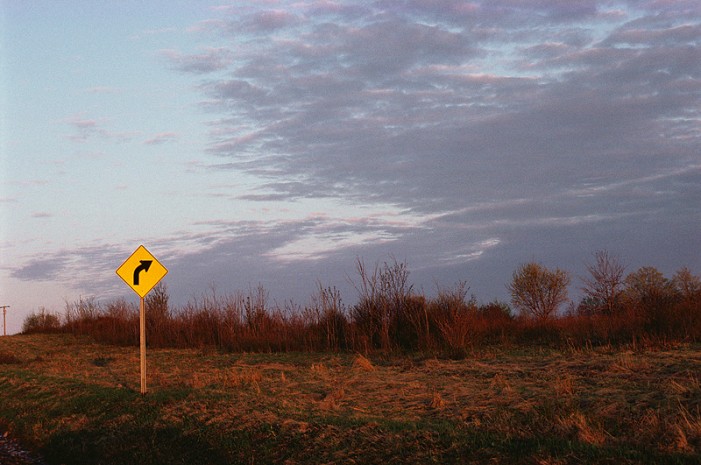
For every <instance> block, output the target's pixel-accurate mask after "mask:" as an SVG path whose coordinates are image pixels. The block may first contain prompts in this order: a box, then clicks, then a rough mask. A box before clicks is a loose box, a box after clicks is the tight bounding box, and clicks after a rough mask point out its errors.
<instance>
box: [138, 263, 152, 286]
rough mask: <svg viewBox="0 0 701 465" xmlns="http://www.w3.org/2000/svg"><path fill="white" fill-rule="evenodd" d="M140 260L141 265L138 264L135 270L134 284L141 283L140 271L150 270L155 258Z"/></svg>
mask: <svg viewBox="0 0 701 465" xmlns="http://www.w3.org/2000/svg"><path fill="white" fill-rule="evenodd" d="M140 262H141V265H139V266H137V267H136V269H135V270H134V286H138V285H139V273H141V272H142V271H148V269H149V268H151V263H153V260H140Z"/></svg>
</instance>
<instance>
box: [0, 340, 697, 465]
mask: <svg viewBox="0 0 701 465" xmlns="http://www.w3.org/2000/svg"><path fill="white" fill-rule="evenodd" d="M0 354H12V356H13V357H14V360H15V361H14V362H13V363H9V364H8V363H6V364H0V389H1V390H2V392H3V396H2V400H1V401H0V418H2V419H3V420H4V423H6V424H9V427H10V431H11V432H12V434H13V435H16V436H18V437H20V438H22V440H23V441H24V442H25V443H26V444H28V445H29V446H30V447H32V448H35V449H36V450H38V451H40V452H42V453H43V454H44V455H45V456H46V458H47V459H48V460H49V462H50V463H56V464H58V463H71V464H97V463H140V464H141V463H143V464H156V463H168V464H170V463H188V464H193V463H209V464H225V463H284V462H287V463H348V462H351V461H355V462H358V463H393V462H400V463H431V462H436V463H456V462H458V463H464V462H467V463H470V462H474V463H488V462H489V461H490V460H492V459H494V460H498V462H499V463H553V464H554V463H557V464H563V463H650V464H652V463H655V464H657V463H698V457H699V454H701V412H700V411H699V410H700V408H701V386H700V382H699V376H698V373H701V347H698V346H686V345H680V346H678V347H677V348H674V349H668V350H657V351H645V352H634V351H631V350H628V351H626V350H614V349H611V348H602V349H593V350H576V351H568V350H562V351H559V350H553V349H547V350H543V349H538V348H532V349H528V348H520V349H519V350H513V351H510V350H507V349H503V348H490V349H489V350H485V351H483V352H476V353H474V354H472V356H470V357H467V358H464V359H462V360H444V359H437V358H431V357H413V358H412V357H408V356H387V355H385V356H383V357H382V358H378V357H375V358H373V357H363V356H360V355H356V354H325V353H311V354H307V353H294V352H292V353H281V354H260V353H257V354H246V353H238V354H230V353H220V352H216V351H211V350H194V349H186V350H179V349H178V350H176V349H149V351H148V354H147V360H148V368H147V370H148V371H147V372H148V387H149V393H148V394H147V395H146V396H141V395H140V394H139V384H138V383H139V354H138V348H133V347H115V346H105V345H98V344H94V343H92V342H91V341H90V340H89V339H81V338H75V337H74V336H69V335H32V336H14V337H7V338H2V339H0ZM252 458H253V459H252Z"/></svg>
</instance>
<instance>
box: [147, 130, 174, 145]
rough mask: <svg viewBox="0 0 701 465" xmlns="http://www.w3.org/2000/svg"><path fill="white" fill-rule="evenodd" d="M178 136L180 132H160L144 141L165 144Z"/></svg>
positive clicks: (152, 143) (148, 143)
mask: <svg viewBox="0 0 701 465" xmlns="http://www.w3.org/2000/svg"><path fill="white" fill-rule="evenodd" d="M177 138H178V134H177V133H175V132H159V133H158V134H154V135H153V136H152V137H150V138H149V139H146V140H145V141H144V144H146V145H159V144H165V143H166V142H172V141H174V140H176V139H177Z"/></svg>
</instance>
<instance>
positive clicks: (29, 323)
mask: <svg viewBox="0 0 701 465" xmlns="http://www.w3.org/2000/svg"><path fill="white" fill-rule="evenodd" d="M60 330H61V320H60V319H59V317H58V315H55V314H53V313H49V312H47V311H46V309H45V308H44V307H41V308H40V309H39V312H38V313H36V312H34V313H32V314H31V315H29V316H27V318H25V319H24V323H23V324H22V333H24V334H32V333H55V332H58V331H60Z"/></svg>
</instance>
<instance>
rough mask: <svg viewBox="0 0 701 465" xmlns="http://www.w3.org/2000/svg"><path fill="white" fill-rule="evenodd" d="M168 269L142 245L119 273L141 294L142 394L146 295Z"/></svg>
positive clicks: (142, 385) (144, 367)
mask: <svg viewBox="0 0 701 465" xmlns="http://www.w3.org/2000/svg"><path fill="white" fill-rule="evenodd" d="M166 273H168V270H167V269H166V268H165V267H164V266H163V265H161V264H160V263H159V262H158V260H156V258H155V257H154V256H153V255H151V252H149V251H148V250H146V247H144V246H143V245H140V246H139V247H138V248H137V249H136V250H135V251H134V253H133V254H131V256H129V258H127V260H126V261H125V262H124V263H122V266H120V267H119V268H117V274H118V275H119V277H120V278H122V279H123V280H124V282H125V283H127V284H128V285H129V287H131V288H132V289H133V290H134V292H136V293H137V294H138V295H139V298H140V300H139V339H140V343H139V352H140V358H141V363H140V365H141V394H142V395H143V394H146V305H145V303H144V297H146V294H148V292H149V291H150V290H151V289H153V286H155V285H156V284H158V281H160V280H161V279H163V276H165V275H166Z"/></svg>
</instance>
